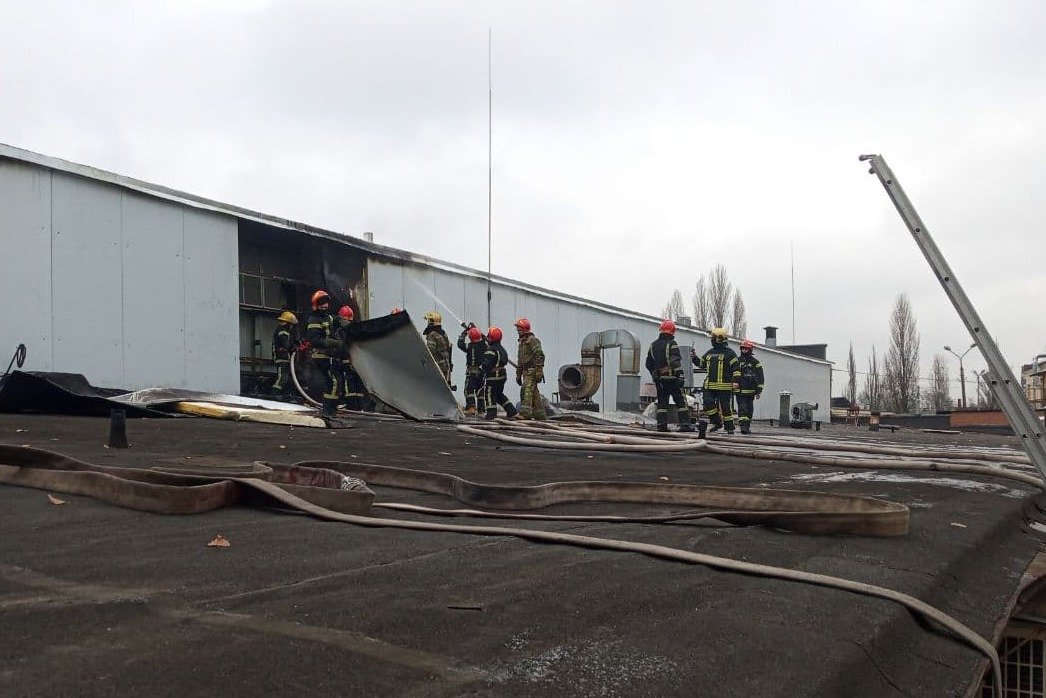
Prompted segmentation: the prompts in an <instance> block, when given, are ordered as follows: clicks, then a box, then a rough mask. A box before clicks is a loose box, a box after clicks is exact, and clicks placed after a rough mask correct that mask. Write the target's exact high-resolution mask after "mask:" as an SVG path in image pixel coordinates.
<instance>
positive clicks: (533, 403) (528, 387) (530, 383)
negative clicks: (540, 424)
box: [519, 376, 548, 420]
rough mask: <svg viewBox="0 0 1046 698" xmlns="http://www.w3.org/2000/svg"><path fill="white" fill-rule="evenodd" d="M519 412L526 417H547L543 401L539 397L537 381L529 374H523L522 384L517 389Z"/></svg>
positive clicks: (540, 418)
mask: <svg viewBox="0 0 1046 698" xmlns="http://www.w3.org/2000/svg"><path fill="white" fill-rule="evenodd" d="M519 402H520V404H519V413H520V414H521V415H523V417H525V418H526V419H538V420H545V419H548V415H547V414H546V413H545V401H544V400H542V399H541V392H540V391H539V390H538V382H537V381H536V380H534V379H533V378H532V377H530V376H523V385H522V386H521V387H520V389H519Z"/></svg>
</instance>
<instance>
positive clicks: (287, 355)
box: [272, 325, 294, 364]
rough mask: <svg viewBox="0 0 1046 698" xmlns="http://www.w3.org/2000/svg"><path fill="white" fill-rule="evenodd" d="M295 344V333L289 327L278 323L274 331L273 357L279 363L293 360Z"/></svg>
mask: <svg viewBox="0 0 1046 698" xmlns="http://www.w3.org/2000/svg"><path fill="white" fill-rule="evenodd" d="M293 346H294V335H292V334H291V330H290V328H289V327H286V326H284V325H277V326H276V331H275V332H273V333H272V359H273V361H275V362H276V363H278V364H282V363H287V362H289V361H290V360H291V349H292V348H293Z"/></svg>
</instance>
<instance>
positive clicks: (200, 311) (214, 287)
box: [184, 208, 240, 394]
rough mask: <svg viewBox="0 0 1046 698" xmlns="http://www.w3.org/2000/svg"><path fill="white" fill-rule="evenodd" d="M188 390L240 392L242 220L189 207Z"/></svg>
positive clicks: (187, 296)
mask: <svg viewBox="0 0 1046 698" xmlns="http://www.w3.org/2000/svg"><path fill="white" fill-rule="evenodd" d="M184 215H185V257H184V260H185V291H186V303H185V354H184V357H185V375H186V381H185V387H187V388H190V389H195V390H213V391H220V392H226V393H232V394H237V393H239V392H240V359H239V349H240V332H239V327H240V324H239V288H238V285H237V284H238V281H239V240H238V231H237V222H236V219H235V218H230V217H229V216H225V215H222V214H218V213H211V212H208V211H200V210H196V209H190V208H186V209H184Z"/></svg>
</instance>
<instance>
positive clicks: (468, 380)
mask: <svg viewBox="0 0 1046 698" xmlns="http://www.w3.org/2000/svg"><path fill="white" fill-rule="evenodd" d="M484 392H485V390H484V388H483V374H482V373H480V372H479V371H469V372H468V373H466V374H465V409H468V408H470V407H473V408H475V410H476V412H477V413H483V412H486V411H487V396H486V395H485V394H484Z"/></svg>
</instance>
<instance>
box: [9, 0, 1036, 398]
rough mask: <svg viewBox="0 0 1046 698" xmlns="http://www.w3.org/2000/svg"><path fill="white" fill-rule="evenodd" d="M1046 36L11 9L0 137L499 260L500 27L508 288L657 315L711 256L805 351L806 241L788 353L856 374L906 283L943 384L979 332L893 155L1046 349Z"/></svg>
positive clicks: (897, 9) (1017, 30) (433, 9)
mask: <svg viewBox="0 0 1046 698" xmlns="http://www.w3.org/2000/svg"><path fill="white" fill-rule="evenodd" d="M1044 26H1046V3H1043V2H1041V1H1035V0H1028V1H1025V2H1020V1H1006V0H1000V1H996V2H990V3H989V2H972V1H970V2H963V1H961V0H950V1H948V2H943V1H942V2H921V3H912V2H907V1H906V2H893V1H889V0H875V1H874V2H864V1H861V2H857V1H851V2H846V3H840V2H827V1H826V2H788V3H779V2H770V1H766V2H761V3H737V2H725V1H723V2H704V1H701V2H698V1H694V0H688V1H679V2H659V3H650V2H611V1H607V0H600V1H591V2H567V1H564V0H559V1H556V2H551V1H549V2H544V1H535V0H528V1H526V2H490V0H487V1H480V0H474V1H471V2H450V1H447V2H435V1H428V2H408V1H406V0H396V1H394V2H369V3H359V2H348V1H346V0H340V1H332V2H305V1H304V0H299V1H298V2H277V1H269V0H221V1H216V0H177V1H171V2H167V3H164V2H149V3H141V2H136V3H132V2H110V1H107V0H95V1H92V2H90V3H85V2H80V1H79V0H77V1H73V2H48V1H45V0H37V1H34V2H31V3H29V2H20V1H15V0H0V95H2V99H3V108H2V109H0V142H5V143H9V144H11V145H15V146H19V147H23V148H28V149H30V150H35V151H39V152H42V153H45V154H48V155H54V156H58V157H62V158H65V159H68V160H73V161H76V162H81V163H86V164H90V165H94V166H96V167H101V168H103V169H107V170H112V171H115V172H118V173H121V174H126V175H130V176H134V177H139V178H142V179H145V180H148V181H152V182H156V183H160V184H165V185H169V186H173V187H176V188H179V189H183V190H187V191H190V192H193V193H196V194H200V195H203V196H207V197H212V198H216V199H219V200H222V201H226V202H228V203H233V204H237V205H241V206H246V207H249V208H253V209H257V210H260V211H263V212H266V213H272V214H277V215H281V216H286V217H288V218H291V219H294V220H299V221H302V222H306V223H311V224H315V225H319V226H322V227H325V228H330V229H333V230H337V231H340V232H346V233H350V234H356V235H358V234H359V233H361V232H362V231H364V230H370V231H373V232H374V234H375V240H376V241H377V242H381V243H384V244H387V245H392V246H396V247H402V248H406V249H409V250H412V251H416V252H420V253H423V254H428V255H432V256H435V257H439V258H442V259H445V260H448V261H453V262H457V263H461V264H466V265H469V266H472V267H476V268H480V269H485V268H486V261H487V248H486V232H487V30H488V27H492V28H493V31H494V160H493V162H494V271H495V273H498V274H501V275H505V276H509V277H513V278H517V279H520V280H523V281H527V282H530V283H533V284H538V285H541V286H546V287H549V288H554V289H558V290H562V291H565V292H568V293H572V294H577V295H581V296H585V297H588V298H592V299H594V300H598V301H603V302H606V303H611V304H614V305H620V306H624V307H627V308H632V309H635V310H639V311H644V312H648V313H654V314H656V313H659V312H660V310H661V308H662V307H663V306H664V305H665V303H666V301H667V300H668V298H669V296H670V295H671V293H672V291H673V289H675V288H679V289H680V290H681V291H682V292H683V294H684V296H685V297H686V298H688V299H689V297H690V296H691V294H692V292H693V287H694V282H695V281H696V279H697V277H698V276H699V275H700V273H702V272H703V271H705V270H707V269H708V268H709V267H710V266H712V265H713V264H716V263H722V264H724V265H726V267H727V270H728V272H729V274H730V276H731V277H732V279H733V280H734V282H735V283H736V284H737V285H738V286H739V287H740V288H741V290H742V293H743V296H744V299H745V302H746V304H747V306H748V320H749V328H750V329H749V334H750V335H753V338H755V339H761V338H762V331H761V330H759V329H758V328H760V327H761V326H763V325H767V324H774V325H778V326H780V327H781V328H782V329H781V332H780V337H781V340H782V342H790V341H791V340H792V339H793V326H792V320H791V317H792V308H791V301H790V268H789V250H790V247H791V246H794V249H795V269H796V320H797V322H796V327H795V328H794V339H795V341H797V342H801V343H806V342H828V352H829V358H830V359H833V360H835V361H836V362H837V366H838V367H839V368H845V361H846V351H847V347H848V345H849V342H851V341H853V343H854V347H855V349H856V351H857V355H858V360H859V364H860V366H861V370H862V371H863V370H864V364H865V362H866V357H867V354H868V352H869V349H870V347H871V345H872V343H873V342H874V343H875V344H876V346H877V347H879V348H880V349H881V350H885V347H886V344H887V341H888V330H887V328H888V319H889V314H890V309H891V307H892V305H893V302H894V298H895V296H896V294H897V293H899V292H906V293H908V294H909V296H910V297H911V300H912V304H913V307H914V310H915V313H916V319H917V321H918V324H919V330H920V332H921V334H922V358H923V364H924V371H926V372H928V370H926V369H927V367H928V366H929V363H930V360H931V359H932V355H933V353H934V352H938V351H941V347H942V345H944V344H951V345H953V347H961V346H968V345H969V342H970V339H969V336H968V334H967V333H966V331H965V329H964V328H963V326H962V323H961V322H960V321H959V319H958V317H957V316H956V314H955V312H954V311H953V310H952V308H951V306H950V305H949V303H948V301H947V298H946V297H945V295H944V292H943V291H942V290H941V289H940V287H939V285H938V284H937V282H936V281H935V279H934V277H933V275H932V274H931V273H930V271H929V269H928V267H927V265H926V262H925V261H924V260H923V258H922V256H921V255H920V253H919V251H918V249H917V248H916V246H915V244H914V243H913V242H912V240H911V238H910V235H909V234H908V232H907V231H906V229H905V228H904V226H903V224H902V222H901V220H900V218H899V217H898V216H897V214H896V212H895V211H894V209H893V207H892V205H891V204H890V202H889V199H888V198H887V197H886V195H885V193H884V191H883V190H882V187H881V186H880V185H879V183H878V181H877V180H876V179H875V178H874V177H872V176H871V175H869V174H868V173H867V167H866V166H864V165H863V164H860V163H858V161H857V156H858V154H860V153H865V152H877V153H882V154H883V155H884V156H885V157H886V159H887V161H888V163H889V164H890V165H891V166H892V167H893V169H894V171H895V173H896V174H897V176H898V179H899V180H900V181H901V182H902V184H903V185H904V186H905V188H906V190H907V191H908V194H909V196H910V197H911V198H912V200H913V202H914V203H915V205H916V206H917V207H918V209H919V210H920V212H921V214H922V217H923V219H924V221H925V222H926V224H927V226H928V227H929V229H930V231H931V232H932V233H933V234H934V236H935V237H936V239H937V242H938V244H939V245H940V247H941V249H942V250H943V251H944V253H945V254H946V255H947V257H948V258H949V261H950V262H951V264H952V266H953V268H954V269H955V271H956V274H957V276H958V278H959V280H960V281H961V282H962V283H963V284H964V285H965V286H966V289H967V291H968V293H969V294H970V296H971V297H972V298H973V300H974V303H975V304H976V306H977V307H978V309H979V310H980V312H981V314H982V316H983V318H984V320H985V323H986V325H987V326H988V328H989V330H990V331H991V332H992V333H993V334H994V335H995V336H996V337H997V339H998V340H999V342H1000V344H1001V346H1002V349H1003V351H1004V353H1005V354H1006V357H1007V359H1008V360H1009V362H1010V363H1011V365H1013V366H1016V367H1019V365H1020V364H1021V363H1024V362H1028V361H1030V360H1031V358H1032V357H1033V356H1034V355H1035V354H1037V353H1040V352H1043V351H1046V323H1044V322H1043V303H1044V300H1046V271H1044V264H1046V259H1044V257H1043V249H1044V246H1043V243H1042V242H1041V241H1042V240H1043V233H1042V232H1041V230H1040V227H1041V226H1042V220H1043V217H1044V214H1046V197H1044V192H1046V157H1044V153H1046V130H1044V125H1046V41H1044V40H1043V37H1042V28H1043V27H1044ZM1036 243H1037V244H1036ZM537 329H538V331H539V332H540V328H537ZM949 358H951V357H949ZM967 358H968V363H967V369H979V368H982V367H983V366H984V363H983V361H982V360H981V359H980V358H979V357H977V355H976V352H974V353H971V354H970V355H969V356H968V357H967ZM952 363H953V365H954V361H952ZM953 374H957V368H953ZM953 377H954V376H953ZM836 381H837V382H836V389H835V390H834V393H835V394H839V393H840V392H841V390H840V387H841V385H842V383H843V382H844V376H843V375H842V374H836ZM971 386H972V383H971Z"/></svg>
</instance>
